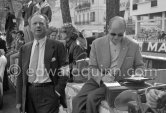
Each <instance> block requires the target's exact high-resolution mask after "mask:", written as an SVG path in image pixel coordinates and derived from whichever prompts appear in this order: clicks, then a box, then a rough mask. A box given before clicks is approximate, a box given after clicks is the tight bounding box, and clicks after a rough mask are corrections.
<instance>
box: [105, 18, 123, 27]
mask: <svg viewBox="0 0 166 113" xmlns="http://www.w3.org/2000/svg"><path fill="white" fill-rule="evenodd" d="M118 19H121V20H123V23H124V25H125V29H126V21H125V19H124V18H123V17H120V16H115V17H113V18H111V19H110V21H109V24H108V29H110V28H111V26H112V23H113V22H114V21H115V20H118Z"/></svg>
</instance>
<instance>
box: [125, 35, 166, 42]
mask: <svg viewBox="0 0 166 113" xmlns="http://www.w3.org/2000/svg"><path fill="white" fill-rule="evenodd" d="M127 37H128V38H132V39H135V40H137V41H140V42H166V39H157V38H143V37H137V36H135V35H127Z"/></svg>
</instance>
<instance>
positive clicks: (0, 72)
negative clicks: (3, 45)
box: [0, 49, 7, 108]
mask: <svg viewBox="0 0 166 113" xmlns="http://www.w3.org/2000/svg"><path fill="white" fill-rule="evenodd" d="M6 64H7V59H6V57H5V55H4V53H3V49H0V108H1V107H2V104H3V87H4V86H3V82H4V72H5V67H6Z"/></svg>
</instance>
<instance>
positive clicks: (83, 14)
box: [83, 14, 85, 24]
mask: <svg viewBox="0 0 166 113" xmlns="http://www.w3.org/2000/svg"><path fill="white" fill-rule="evenodd" d="M83 24H85V14H83Z"/></svg>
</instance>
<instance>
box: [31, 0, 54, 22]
mask: <svg viewBox="0 0 166 113" xmlns="http://www.w3.org/2000/svg"><path fill="white" fill-rule="evenodd" d="M36 3H37V4H36V5H35V6H34V7H33V11H32V13H33V14H34V13H40V14H45V15H46V16H47V17H48V19H49V22H51V19H52V10H51V7H50V5H49V4H48V2H47V0H36Z"/></svg>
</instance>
